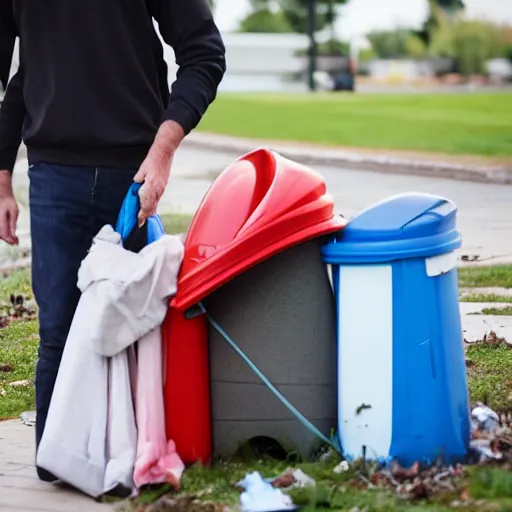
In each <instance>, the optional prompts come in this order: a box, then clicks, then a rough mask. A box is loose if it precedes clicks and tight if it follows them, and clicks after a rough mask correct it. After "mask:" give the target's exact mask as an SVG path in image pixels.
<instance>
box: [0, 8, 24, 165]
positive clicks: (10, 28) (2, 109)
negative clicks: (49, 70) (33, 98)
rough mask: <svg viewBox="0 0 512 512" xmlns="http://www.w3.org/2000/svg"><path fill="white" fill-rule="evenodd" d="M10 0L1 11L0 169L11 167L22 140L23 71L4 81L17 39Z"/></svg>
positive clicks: (7, 76)
mask: <svg viewBox="0 0 512 512" xmlns="http://www.w3.org/2000/svg"><path fill="white" fill-rule="evenodd" d="M8 6H10V2H5V3H4V4H3V7H2V9H1V12H0V56H1V59H0V80H1V81H2V84H3V86H4V87H6V90H5V94H4V98H3V101H2V104H1V106H0V170H1V171H5V170H7V171H10V172H12V170H13V169H14V164H15V163H16V157H17V155H18V150H19V147H20V144H21V130H22V127H23V121H24V119H25V102H24V101H23V72H22V70H21V69H19V70H18V72H17V73H16V74H15V75H14V76H13V77H12V79H11V81H10V82H9V83H8V84H7V80H8V78H9V72H10V69H11V61H12V56H13V51H14V42H15V40H16V35H17V34H16V29H15V24H14V19H13V17H12V12H10V11H9V10H8Z"/></svg>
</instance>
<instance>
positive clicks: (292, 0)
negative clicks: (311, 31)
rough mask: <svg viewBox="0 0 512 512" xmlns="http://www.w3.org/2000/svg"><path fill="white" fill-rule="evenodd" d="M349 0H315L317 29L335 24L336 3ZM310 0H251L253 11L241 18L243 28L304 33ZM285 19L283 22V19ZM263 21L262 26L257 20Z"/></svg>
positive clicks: (245, 30)
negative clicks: (286, 28)
mask: <svg viewBox="0 0 512 512" xmlns="http://www.w3.org/2000/svg"><path fill="white" fill-rule="evenodd" d="M347 1H348V0H316V4H317V10H316V30H322V29H323V28H325V27H327V26H331V27H333V26H334V23H335V22H336V19H337V9H336V8H337V6H339V5H343V4H345V3H347ZM308 3H309V0H251V9H252V13H251V14H249V16H248V17H247V18H246V19H244V20H242V22H241V24H240V30H242V31H243V32H285V31H287V30H284V27H285V26H286V27H289V31H291V32H297V33H300V34H305V33H307V31H308ZM256 15H257V16H256ZM283 21H284V23H283ZM259 22H261V23H262V26H261V27H260V26H258V25H257V23H259Z"/></svg>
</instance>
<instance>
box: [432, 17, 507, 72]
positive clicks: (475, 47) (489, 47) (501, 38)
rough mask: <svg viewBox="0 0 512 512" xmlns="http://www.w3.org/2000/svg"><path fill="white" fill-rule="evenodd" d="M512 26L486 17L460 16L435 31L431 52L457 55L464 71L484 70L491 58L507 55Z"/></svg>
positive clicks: (434, 54)
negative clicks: (511, 27)
mask: <svg viewBox="0 0 512 512" xmlns="http://www.w3.org/2000/svg"><path fill="white" fill-rule="evenodd" d="M509 30H510V29H507V28H505V27H499V26H496V25H494V24H492V23H488V22H484V21H473V20H471V21H469V20H460V21H457V22H456V23H453V24H450V25H443V26H442V27H441V28H439V29H438V30H437V31H436V32H435V33H434V35H433V39H432V43H431V45H430V48H429V52H430V54H431V55H432V56H440V57H449V58H451V59H453V60H454V61H455V62H456V63H457V68H458V71H459V72H460V73H462V74H464V75H471V74H482V73H485V72H486V69H485V65H486V61H487V60H489V59H493V58H497V57H506V54H507V39H508V31H509Z"/></svg>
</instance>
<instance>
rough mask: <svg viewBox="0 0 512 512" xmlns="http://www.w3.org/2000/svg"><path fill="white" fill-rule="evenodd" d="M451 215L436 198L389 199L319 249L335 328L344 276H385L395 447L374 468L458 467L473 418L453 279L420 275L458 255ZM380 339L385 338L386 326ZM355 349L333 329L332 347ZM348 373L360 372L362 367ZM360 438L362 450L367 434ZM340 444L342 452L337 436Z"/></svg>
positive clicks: (352, 339) (352, 337) (450, 207)
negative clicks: (378, 271)
mask: <svg viewBox="0 0 512 512" xmlns="http://www.w3.org/2000/svg"><path fill="white" fill-rule="evenodd" d="M456 213H457V210H456V207H455V205H454V204H453V203H452V202H450V201H448V200H447V199H444V198H441V197H437V196H432V195H425V194H406V195H401V196H395V197H392V198H390V199H388V200H386V201H384V202H382V203H379V204H378V205H375V206H373V207H371V208H369V209H367V210H366V211H364V212H363V213H361V214H360V215H359V216H357V217H356V218H355V219H354V220H352V221H351V222H350V223H349V225H348V226H347V227H346V228H345V229H344V230H343V231H342V232H341V233H339V234H338V235H337V237H336V239H335V240H333V241H331V242H330V243H328V244H327V245H326V246H324V247H323V249H322V256H323V259H324V261H325V262H326V263H329V264H331V265H332V276H333V291H334V294H335V298H336V302H337V311H338V324H339V322H340V316H341V317H342V316H343V314H342V310H343V307H344V305H343V304H341V303H340V291H341V290H342V289H343V287H344V286H346V285H344V280H343V277H342V275H343V274H342V272H341V270H342V269H344V268H353V267H354V266H357V265H362V266H363V267H364V266H368V265H370V266H374V265H377V266H389V267H390V268H391V272H392V279H391V284H390V285H389V286H390V289H389V295H388V296H389V297H390V300H391V301H392V318H391V319H390V321H391V324H392V363H393V364H392V410H391V418H392V437H391V445H390V447H389V452H388V453H383V454H379V458H381V459H384V460H390V459H397V460H398V461H400V463H402V464H403V465H404V466H407V465H410V464H412V463H413V462H415V461H420V462H425V463H432V462H435V460H436V459H437V458H442V459H444V460H445V461H449V462H455V461H461V460H463V459H464V457H465V456H466V455H467V452H468V446H469V441H470V421H469V412H470V411H469V398H468V388H467V377H466V365H465V358H464V349H463V334H462V327H461V318H460V310H459V297H458V284H457V269H456V268H452V269H451V270H447V271H444V272H439V275H432V276H429V275H428V273H427V266H426V258H429V257H432V256H438V255H442V254H445V253H449V252H452V251H454V250H455V249H457V248H459V247H460V245H461V236H460V234H459V232H458V231H457V229H456ZM375 286H379V285H378V284H376V285H375ZM361 307H364V306H363V302H362V303H361ZM361 316H362V317H364V316H365V314H364V312H363V314H362V315H361ZM368 321H369V322H371V321H375V319H372V318H368ZM363 329H364V327H363ZM382 329H383V332H384V330H388V329H389V324H388V322H387V321H386V322H384V324H383V325H382ZM342 333H345V334H342ZM378 342H379V341H378V340H377V341H376V343H378ZM351 343H358V333H357V332H354V333H346V331H345V330H343V329H341V328H340V326H339V325H338V347H341V346H342V345H341V344H344V345H343V347H344V348H346V346H347V345H346V344H351ZM344 352H346V350H345V351H344ZM349 353H350V351H349ZM351 364H354V365H357V366H358V367H359V366H360V367H361V369H364V368H365V360H363V359H362V360H355V359H354V360H353V361H351ZM375 385H376V386H378V385H379V383H378V382H375ZM348 392H349V391H347V393H348ZM374 405H376V404H374ZM345 421H352V419H351V418H343V417H341V412H340V417H339V422H340V432H341V425H343V424H344V422H345ZM358 435H359V434H358ZM360 435H361V440H363V439H364V432H362V431H361V434H360ZM352 441H353V439H352ZM340 442H341V445H342V449H343V438H342V437H341V435H340ZM353 444H354V443H352V445H353ZM363 444H364V443H363ZM343 454H344V455H345V457H347V458H349V459H350V458H351V454H350V453H346V452H345V451H343Z"/></svg>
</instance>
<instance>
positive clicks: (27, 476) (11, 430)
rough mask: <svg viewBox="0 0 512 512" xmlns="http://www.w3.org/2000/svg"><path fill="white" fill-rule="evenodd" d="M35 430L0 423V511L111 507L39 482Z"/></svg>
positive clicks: (79, 511)
mask: <svg viewBox="0 0 512 512" xmlns="http://www.w3.org/2000/svg"><path fill="white" fill-rule="evenodd" d="M34 435H35V433H34V427H28V426H26V425H24V424H23V423H22V422H21V421H20V420H13V421H4V422H0V511H1V512H11V511H13V512H14V511H21V512H101V511H104V512H105V511H108V510H112V508H113V507H112V506H109V505H103V504H99V503H97V502H95V501H94V500H92V499H91V498H88V497H87V496H84V495H82V494H80V493H79V492H76V491H74V490H71V489H69V488H66V487H64V486H60V485H53V484H47V483H44V482H41V481H39V479H38V478H37V475H36V470H35V466H34V452H35V438H34Z"/></svg>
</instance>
